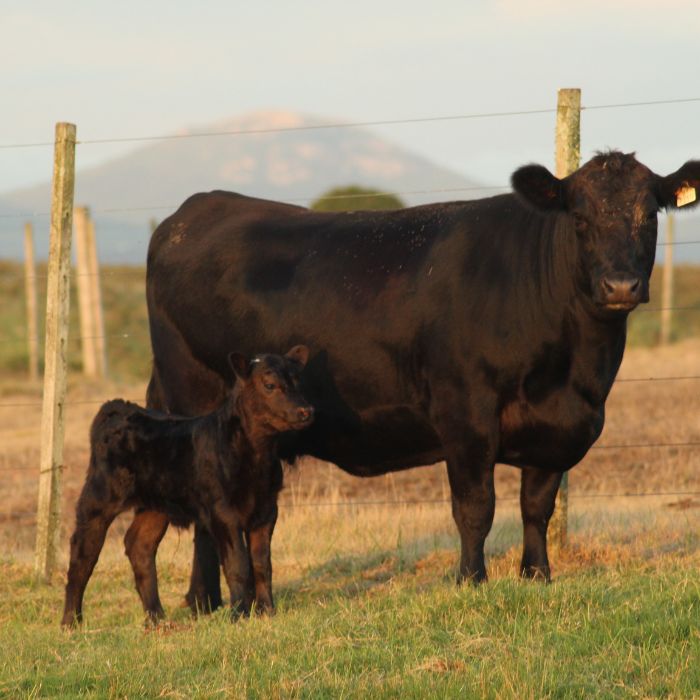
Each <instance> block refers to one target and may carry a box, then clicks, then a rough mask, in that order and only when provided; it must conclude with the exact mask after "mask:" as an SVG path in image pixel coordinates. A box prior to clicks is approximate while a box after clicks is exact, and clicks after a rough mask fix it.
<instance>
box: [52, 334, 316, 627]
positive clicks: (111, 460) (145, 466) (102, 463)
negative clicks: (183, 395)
mask: <svg viewBox="0 0 700 700" xmlns="http://www.w3.org/2000/svg"><path fill="white" fill-rule="evenodd" d="M307 358H308V350H307V349H306V348H305V347H304V346H302V345H298V346H295V347H294V348H292V349H291V350H290V351H289V352H288V353H287V355H285V356H284V357H280V356H278V355H259V356H257V357H255V358H254V359H253V360H252V361H251V362H250V363H248V362H247V361H246V360H245V358H244V357H243V356H242V355H238V354H235V353H232V354H231V355H229V363H230V365H231V367H232V369H233V371H234V373H235V375H236V382H235V384H234V387H233V390H232V391H231V392H229V395H228V396H227V399H226V401H225V402H224V404H223V405H222V406H221V408H219V409H218V410H216V411H214V412H213V413H210V414H207V415H205V416H201V417H199V418H182V417H173V416H169V415H166V414H164V413H160V412H159V411H153V410H148V409H144V408H141V407H139V406H137V405H135V404H132V403H128V402H126V401H122V400H115V401H109V402H107V403H106V404H104V405H103V406H102V408H101V409H100V410H99V412H98V413H97V416H95V419H94V421H93V423H92V428H91V432H90V449H91V454H90V466H89V468H88V473H87V477H86V480H85V485H84V486H83V490H82V493H81V494H80V498H79V500H78V504H77V507H76V528H75V532H74V534H73V536H72V537H71V553H70V567H69V569H68V583H67V585H66V601H65V608H64V612H63V621H62V624H63V625H73V624H74V623H75V622H76V621H78V622H79V621H80V620H81V618H82V603H83V594H84V592H85V587H86V586H87V583H88V580H89V579H90V576H91V574H92V571H93V569H94V567H95V564H96V563H97V558H98V556H99V554H100V551H101V549H102V545H103V544H104V540H105V535H106V534H107V529H108V528H109V525H110V523H111V522H112V521H113V520H114V518H115V517H116V516H117V515H119V513H122V512H124V511H126V510H129V509H130V508H135V509H136V510H137V515H136V517H135V519H134V522H133V523H132V524H131V527H130V528H129V530H128V531H127V533H126V536H125V538H124V543H125V545H126V554H127V556H128V557H129V561H130V562H131V566H132V568H133V571H134V577H135V580H136V588H137V590H138V592H139V595H140V596H141V601H142V602H143V607H144V610H145V611H146V613H147V615H148V616H149V618H150V619H151V620H157V619H158V618H160V617H162V616H163V614H164V613H163V607H162V605H161V603H160V599H159V597H158V584H157V577H156V563H155V560H156V551H157V549H158V545H159V543H160V541H161V539H162V538H163V535H164V534H165V531H166V530H167V527H168V523H169V522H171V523H173V524H174V525H176V526H178V527H186V526H187V525H189V524H190V523H192V522H193V521H197V522H198V523H201V524H203V525H204V526H205V527H206V528H207V529H208V530H209V531H210V532H211V533H212V535H213V536H214V539H215V540H216V543H217V548H218V553H219V557H220V559H221V565H222V568H223V570H224V575H225V577H226V581H227V583H228V586H229V589H230V592H231V606H232V608H233V609H234V611H237V612H238V613H243V614H246V613H248V612H249V610H250V607H251V605H252V602H253V600H254V601H255V604H256V607H257V609H258V610H270V609H272V607H273V602H272V586H271V578H272V568H271V565H270V538H271V537H272V530H273V528H274V525H275V521H276V519H277V493H278V492H279V490H280V489H281V487H282V469H281V465H280V462H279V460H278V458H277V454H276V437H277V436H278V435H279V434H280V433H282V432H285V431H289V430H300V429H302V428H305V427H307V426H308V425H309V424H310V423H311V421H312V418H313V409H312V408H311V406H310V405H309V404H308V403H307V402H306V401H305V400H304V399H303V398H302V397H301V395H300V394H299V392H298V389H297V379H298V375H299V373H300V371H301V369H302V368H303V367H304V365H305V364H306V360H307Z"/></svg>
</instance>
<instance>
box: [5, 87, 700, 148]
mask: <svg viewBox="0 0 700 700" xmlns="http://www.w3.org/2000/svg"><path fill="white" fill-rule="evenodd" d="M692 102H700V97H681V98H676V99H670V100H669V99H666V100H645V101H640V102H615V103H609V104H599V105H595V104H594V105H581V111H582V112H583V111H594V110H599V109H627V108H630V107H655V106H661V105H674V104H688V103H692ZM556 111H557V110H556V108H553V107H544V108H541V109H518V110H511V111H502V112H472V113H468V114H451V115H439V116H432V117H410V118H404V119H375V120H369V121H354V122H334V123H327V124H308V125H299V126H288V127H270V128H260V129H229V130H223V131H203V132H190V133H183V134H159V135H149V136H123V137H122V136H119V137H104V138H92V139H80V140H76V142H75V143H76V145H89V144H105V143H136V142H140V141H172V140H181V139H192V138H210V137H218V136H246V135H259V134H279V133H287V132H296V131H318V130H324V129H356V128H366V127H372V126H398V125H401V124H427V123H431V122H446V121H462V120H469V119H496V118H502V117H520V116H529V115H533V114H553V113H555V112H556ZM53 145H54V142H53V141H39V142H32V143H6V144H0V149H3V150H8V149H13V148H36V147H41V146H53Z"/></svg>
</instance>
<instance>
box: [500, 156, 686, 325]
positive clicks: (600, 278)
mask: <svg viewBox="0 0 700 700" xmlns="http://www.w3.org/2000/svg"><path fill="white" fill-rule="evenodd" d="M512 183H513V189H514V190H515V191H516V192H517V193H518V194H519V195H520V196H521V197H522V198H523V199H524V200H525V201H526V202H527V203H529V204H530V205H531V206H534V207H535V208H536V209H539V210H541V211H545V212H565V213H566V214H567V216H568V219H569V221H570V224H571V226H570V227H567V228H569V229H570V230H572V231H573V232H575V235H576V236H577V238H578V240H579V247H578V250H579V255H578V265H579V273H580V274H579V275H578V278H579V281H580V284H581V285H582V287H583V290H582V291H584V293H586V294H587V296H588V297H589V299H590V300H591V301H592V302H593V303H594V304H595V307H596V308H597V309H599V310H600V311H602V312H604V313H608V314H619V313H623V314H624V313H627V312H629V311H631V310H632V309H634V308H635V307H636V306H637V304H640V303H643V302H647V301H649V277H650V275H651V270H652V267H653V265H654V255H655V252H656V234H657V220H656V216H657V212H658V211H659V209H664V208H676V207H681V206H687V207H692V206H695V205H696V204H697V202H698V198H700V191H698V190H700V161H688V162H687V163H686V164H685V165H684V166H683V167H681V168H680V169H679V170H678V171H676V172H675V173H673V174H671V175H667V176H666V177H662V176H660V175H656V174H655V173H653V172H652V171H651V170H650V169H649V168H647V167H646V166H645V165H642V164H641V163H639V162H638V161H637V160H636V158H635V156H634V154H633V153H629V154H625V153H620V152H617V151H611V152H609V153H601V154H599V155H597V156H595V157H594V158H592V159H591V160H589V161H588V162H587V163H586V164H585V165H583V166H582V167H581V168H579V169H578V170H577V171H576V172H574V173H572V174H571V175H569V176H568V177H565V178H562V179H559V178H557V177H555V176H554V175H552V173H550V172H549V171H548V170H547V169H546V168H545V167H543V166H541V165H527V166H524V167H522V168H519V169H518V170H516V171H515V173H513V176H512ZM572 235H574V234H573V233H572Z"/></svg>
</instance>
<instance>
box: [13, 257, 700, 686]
mask: <svg viewBox="0 0 700 700" xmlns="http://www.w3.org/2000/svg"><path fill="white" fill-rule="evenodd" d="M3 272H4V273H6V274H4V275H3V274H2V273H3ZM18 272H19V271H18V270H17V269H15V268H9V267H3V268H0V284H9V282H8V280H9V279H10V277H9V276H8V275H9V273H12V274H15V277H17V279H18V280H19V281H18V282H16V284H15V287H14V289H15V291H14V292H11V290H10V288H9V287H7V286H6V287H5V288H4V289H2V290H0V295H2V298H3V300H4V301H6V303H5V304H4V305H3V307H2V309H1V310H0V334H1V335H0V337H2V338H5V339H7V338H8V337H10V338H14V340H15V341H16V342H15V344H14V345H15V347H14V349H13V350H12V351H10V349H9V348H10V347H11V346H12V343H10V342H8V343H0V348H2V350H1V351H0V367H1V368H3V370H0V371H2V378H1V379H0V418H1V419H2V423H1V424H0V445H2V448H0V476H1V477H2V478H1V479H0V649H1V650H2V652H1V653H0V698H5V697H7V698H24V697H27V698H43V697H59V698H74V697H94V698H103V697H108V698H123V697H128V698H136V697H143V698H154V697H172V698H192V697H194V698H210V697H212V698H214V697H234V698H239V697H251V698H257V697H260V698H278V697H279V698H287V697H293V698H297V697H298V698H302V697H311V698H319V697H320V698H324V697H327V698H344V697H346V698H355V697H367V696H371V697H376V698H385V697H386V698H398V697H401V698H425V697H449V698H451V697H473V698H482V697H485V698H504V697H508V698H510V697H512V698H516V697H517V698H550V697H551V698H568V697H571V698H590V697H596V698H598V697H600V698H629V697H640V698H646V697H664V698H666V697H676V698H687V697H700V665H699V664H698V659H699V658H700V485H699V483H698V474H700V449H698V447H697V444H698V443H700V420H698V416H699V415H700V380H677V379H669V380H667V381H648V379H649V378H652V377H653V378H656V379H659V378H663V377H668V378H672V377H680V376H700V337H698V336H700V333H698V331H700V328H698V326H697V325H694V324H696V323H698V322H700V313H695V314H693V313H692V312H684V313H685V316H681V315H680V313H679V314H678V315H677V317H676V319H677V323H678V324H679V325H677V326H676V335H677V336H678V338H679V342H677V343H675V344H673V345H671V346H668V347H664V348H656V347H654V346H653V345H649V343H651V342H652V341H653V340H654V337H655V335H654V334H655V333H658V328H657V327H656V326H654V324H655V323H657V322H658V314H654V313H652V312H643V311H641V310H640V311H638V312H635V315H634V316H633V322H632V337H633V339H634V340H635V343H636V345H634V346H633V347H631V348H630V349H629V350H628V352H627V353H626V355H625V360H624V362H623V366H622V368H621V372H620V375H619V378H620V379H621V380H622V381H619V382H617V383H616V384H615V386H614V388H613V391H612V393H611V396H610V400H609V402H608V406H607V423H606V428H605V431H604V433H603V435H602V437H601V439H600V441H599V443H598V444H597V446H596V447H595V448H594V449H593V450H591V451H590V452H589V454H588V455H587V457H586V458H585V459H584V460H583V462H582V463H581V464H580V465H578V466H577V467H576V468H575V469H574V470H573V471H572V472H571V476H570V485H571V501H570V521H569V522H570V531H571V540H570V545H569V546H568V547H567V548H566V549H564V550H562V551H559V552H552V557H551V558H552V566H553V572H554V576H555V581H554V583H552V584H551V585H548V586H545V585H541V584H535V583H529V582H521V581H519V580H518V579H517V577H516V569H517V563H518V560H519V556H520V547H521V525H520V518H519V513H518V500H517V496H518V489H519V475H518V471H517V470H515V469H511V468H508V467H504V466H501V465H499V466H497V470H496V492H497V512H496V520H495V523H494V528H493V530H492V533H491V535H490V536H489V538H488V540H487V557H488V567H489V573H490V581H489V582H488V583H487V584H485V585H482V586H481V587H478V588H474V587H472V586H464V587H462V588H457V587H456V586H455V585H454V574H455V570H456V564H457V551H458V540H457V536H456V530H455V527H454V524H453V522H452V519H451V516H450V509H449V504H448V502H447V501H448V495H449V489H448V485H447V480H446V475H445V469H444V465H434V466H430V467H424V468H421V469H414V470H410V471H407V472H402V473H397V474H393V475H387V476H385V477H378V478H373V479H359V478H354V477H351V476H349V475H347V474H344V473H343V472H341V471H340V470H338V469H337V468H335V467H333V466H332V465H328V464H325V463H321V462H317V461H314V460H306V461H304V462H302V463H301V464H299V465H296V466H294V467H290V468H289V469H288V470H287V473H286V476H285V484H286V488H285V489H284V491H283V492H282V496H281V515H280V520H279V524H278V527H277V530H276V533H275V539H274V541H273V567H274V571H275V576H274V583H275V591H276V596H277V602H278V612H277V615H276V616H275V617H273V618H264V619H251V620H243V621H239V622H236V623H231V622H229V621H228V619H227V617H226V614H225V612H220V613H217V614H215V615H213V616H211V617H207V618H203V619H199V620H193V619H192V618H191V617H190V615H189V613H188V611H186V610H185V609H182V608H181V607H180V604H181V601H182V597H183V593H184V591H185V590H186V587H187V579H188V575H189V565H190V561H191V557H192V544H191V534H190V533H187V532H178V531H174V530H171V531H169V532H168V534H167V535H166V537H165V539H164V541H163V544H162V546H161V550H160V553H159V560H158V563H159V575H160V581H161V591H162V599H163V602H164V605H165V608H166V611H167V613H168V619H169V622H168V623H167V624H165V625H163V626H161V627H160V628H158V629H157V630H146V629H144V626H143V618H142V614H141V608H140V604H139V601H138V597H137V595H136V592H135V590H134V586H133V582H132V575H131V572H130V569H129V567H128V562H127V561H126V558H125V557H124V555H123V547H122V543H121V538H122V537H123V535H124V532H125V530H126V528H127V527H128V524H129V518H128V517H126V516H124V517H121V518H119V519H118V520H117V521H116V522H115V523H114V525H113V527H112V529H111V531H110V534H109V536H108V539H107V543H106V545H105V550H104V552H103V555H102V557H101V559H100V561H99V563H98V565H97V568H96V571H95V574H94V576H93V579H92V580H91V582H90V585H89V586H88V590H87V594H86V604H85V610H86V623H85V625H84V627H83V629H82V630H80V631H77V632H74V633H65V632H63V631H61V630H60V629H59V627H58V621H59V619H60V613H61V606H62V592H63V591H62V588H63V584H64V583H65V569H66V556H67V550H68V543H67V540H68V537H69V535H70V531H71V528H72V519H73V510H74V505H75V500H76V497H77V494H78V491H79V489H80V486H81V483H82V479H83V477H84V473H85V467H86V462H87V432H88V426H89V423H90V420H91V418H92V416H93V415H94V413H95V411H96V409H97V407H98V406H99V404H100V403H101V402H102V401H104V400H106V399H107V398H112V397H116V396H122V397H125V398H130V399H134V400H142V399H143V396H144V390H145V379H146V377H147V370H148V362H149V357H148V350H147V337H148V335H147V325H146V318H145V308H144V304H143V270H142V269H132V268H128V269H110V270H107V271H106V272H109V273H111V272H114V274H113V275H107V274H106V275H105V278H104V287H105V292H104V296H105V299H106V306H107V309H106V310H107V314H106V315H107V324H108V329H107V335H109V336H116V335H117V334H118V333H127V334H128V335H129V337H128V338H122V337H114V338H113V339H111V340H110V345H109V347H110V356H109V362H110V369H111V378H110V380H109V381H107V382H86V381H85V380H84V379H82V378H81V376H80V374H79V372H78V371H76V370H78V369H79V362H77V361H75V359H74V358H76V357H79V354H78V353H77V342H76V341H75V340H74V341H71V348H75V350H76V352H72V353H71V355H70V356H71V366H72V372H71V374H70V376H69V392H68V397H67V402H66V420H67V423H66V445H65V451H64V466H65V468H64V471H63V494H62V511H63V518H62V523H63V528H62V532H61V549H60V561H59V566H58V569H57V572H56V574H55V575H54V577H53V580H52V582H51V585H44V584H38V583H36V582H34V581H33V578H32V556H33V554H32V553H33V544H34V537H35V509H36V499H37V463H38V456H39V422H40V403H39V402H40V387H39V386H38V385H35V386H31V385H29V384H28V383H27V382H26V381H25V380H24V378H23V363H24V357H23V353H24V341H23V339H22V338H23V336H22V334H23V332H24V331H23V320H22V313H23V310H22V298H21V295H20V292H21V289H22V287H21V278H19V277H18V274H17V273H18ZM684 275H685V277H684ZM683 279H685V281H684V282H682V283H681V280H683ZM3 280H4V281H3ZM678 284H679V287H678V288H679V298H678V299H677V302H676V304H677V305H679V306H680V305H684V306H691V305H696V306H700V271H698V270H697V269H694V268H687V270H686V271H685V272H681V271H679V283H678ZM681 290H685V291H683V292H682V294H683V296H681ZM652 294H653V292H652ZM652 305H654V306H656V305H657V304H656V300H654V303H653V304H652ZM74 306H75V305H74ZM644 314H646V315H644ZM684 318H688V319H692V323H691V321H690V320H688V321H687V323H684V322H683V319H684ZM695 319H697V320H695ZM635 324H638V325H635ZM74 326H75V320H74ZM72 331H74V332H75V333H76V334H77V327H74V328H73V329H72ZM12 334H14V335H12ZM692 336H695V337H692ZM629 380H634V381H629ZM638 380H643V381H638ZM671 443H680V444H677V445H676V446H673V445H672V444H671ZM621 445H626V446H628V447H620V446H621ZM645 445H647V446H645ZM648 445H656V447H648ZM640 493H646V494H657V495H653V496H644V497H642V496H639V495H637V494H640ZM658 494H662V495H658ZM416 501H418V502H419V503H415V502H416Z"/></svg>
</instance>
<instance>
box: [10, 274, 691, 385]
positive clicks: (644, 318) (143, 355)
mask: <svg viewBox="0 0 700 700" xmlns="http://www.w3.org/2000/svg"><path fill="white" fill-rule="evenodd" d="M37 275H38V276H39V279H38V294H39V324H40V332H39V335H40V336H42V335H43V331H42V330H41V327H42V326H43V317H44V308H45V296H46V278H45V276H46V267H45V266H40V268H39V269H38V270H37ZM144 281H145V269H144V268H143V267H128V266H119V267H115V266H105V267H103V268H102V296H103V304H104V313H105V333H106V335H107V352H108V367H109V373H110V377H111V378H112V379H115V380H117V381H134V380H145V379H147V378H148V374H149V370H150V341H149V334H148V322H147V312H146V301H145V293H144ZM660 286H661V270H660V268H658V267H657V268H656V269H655V270H654V274H653V276H652V291H651V295H652V302H651V303H650V304H649V306H647V307H644V306H643V307H640V309H639V310H637V311H635V312H634V313H633V314H632V317H631V319H630V326H629V342H630V344H631V345H645V346H650V345H654V344H656V343H657V342H658V338H659V325H660V314H659V313H658V312H654V311H649V310H648V309H649V308H652V309H653V308H659V307H660V306H661V294H660ZM675 286H676V295H675V300H674V306H677V307H693V308H695V309H700V267H697V266H690V265H685V266H678V267H677V268H676V281H675ZM75 287H76V285H75V278H73V280H72V286H71V302H70V303H71V325H70V332H69V353H68V357H69V363H70V367H71V368H72V369H74V370H75V369H80V340H79V337H78V336H79V335H80V333H79V325H78V315H77V309H78V306H77V299H76V289H75ZM0 299H2V304H1V305H0V372H2V373H4V374H10V375H16V376H17V377H18V378H19V377H21V376H22V375H23V374H24V372H25V368H26V365H27V349H26V325H25V323H26V322H25V313H26V312H25V307H24V279H23V277H22V267H21V266H20V265H19V264H17V263H12V262H7V261H0ZM696 335H700V311H697V310H696V311H693V310H691V311H685V310H679V311H676V312H675V313H674V317H673V328H672V337H673V339H674V340H682V339H684V338H687V337H690V336H696ZM39 355H40V357H41V358H43V347H42V346H40V353H39Z"/></svg>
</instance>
